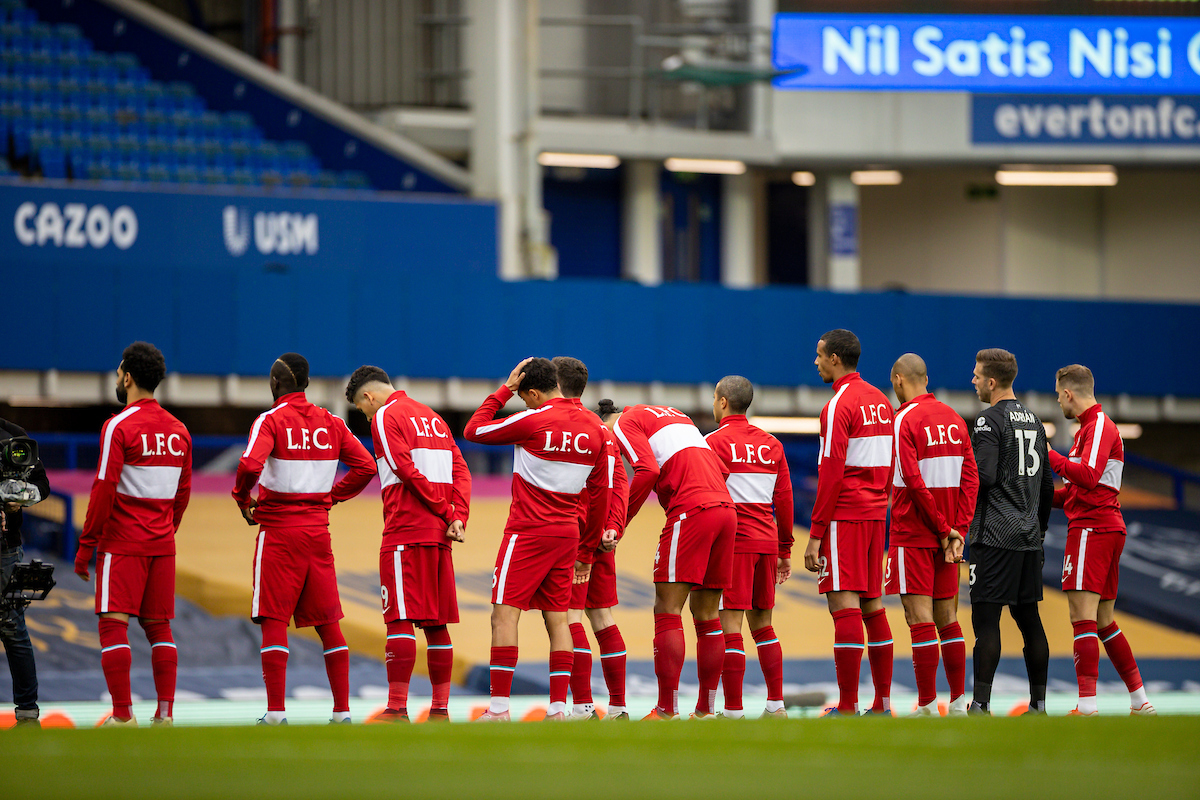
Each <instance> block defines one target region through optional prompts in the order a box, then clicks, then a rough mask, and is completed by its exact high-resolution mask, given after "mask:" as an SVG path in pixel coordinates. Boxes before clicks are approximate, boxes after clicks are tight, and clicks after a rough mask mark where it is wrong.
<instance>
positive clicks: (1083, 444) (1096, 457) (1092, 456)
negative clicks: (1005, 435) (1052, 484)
mask: <svg viewBox="0 0 1200 800" xmlns="http://www.w3.org/2000/svg"><path fill="white" fill-rule="evenodd" d="M1099 423H1100V420H1099V419H1097V420H1096V421H1094V422H1093V423H1092V424H1091V425H1089V426H1088V427H1087V429H1086V430H1081V431H1080V432H1079V434H1080V435H1079V444H1078V446H1077V447H1076V448H1075V452H1076V453H1079V456H1080V458H1079V463H1078V464H1076V463H1074V462H1072V461H1071V460H1070V459H1069V458H1067V457H1065V456H1062V455H1059V453H1058V452H1057V451H1055V450H1048V451H1047V455H1048V457H1049V459H1050V466H1051V467H1053V468H1054V471H1055V472H1057V473H1058V474H1059V475H1061V476H1063V477H1064V478H1066V479H1067V480H1069V481H1070V482H1071V483H1073V484H1075V485H1076V486H1079V487H1082V488H1084V489H1095V488H1096V486H1097V485H1099V483H1100V478H1101V477H1103V476H1104V468H1105V467H1107V466H1108V454H1109V453H1111V452H1112V446H1113V441H1114V440H1115V439H1116V438H1117V436H1118V434H1117V428H1116V426H1115V425H1113V426H1111V427H1110V426H1108V425H1104V426H1101V425H1100V424H1099ZM1097 428H1099V430H1097ZM1097 436H1099V437H1100V442H1099V446H1098V447H1097V446H1095V444H1096V442H1095V437H1097Z"/></svg>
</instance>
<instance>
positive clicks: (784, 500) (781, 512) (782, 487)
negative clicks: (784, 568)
mask: <svg viewBox="0 0 1200 800" xmlns="http://www.w3.org/2000/svg"><path fill="white" fill-rule="evenodd" d="M722 463H724V462H723V461H722ZM771 502H772V504H774V506H775V528H776V529H777V530H778V531H779V557H780V558H791V557H792V544H793V543H794V542H795V540H796V537H795V534H793V533H792V525H793V522H794V517H795V514H796V506H795V500H794V498H793V497H792V473H791V470H790V469H788V463H787V457H786V456H785V455H784V453H783V445H779V472H778V473H777V474H776V475H775V493H774V494H773V495H772V496H771Z"/></svg>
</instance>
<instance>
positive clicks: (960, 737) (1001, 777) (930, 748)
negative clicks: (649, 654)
mask: <svg viewBox="0 0 1200 800" xmlns="http://www.w3.org/2000/svg"><path fill="white" fill-rule="evenodd" d="M1197 742H1200V717H1158V718H1128V717H1123V718H1121V717H1111V718H1100V719H1087V720H1085V719H1064V718H1061V717H1060V718H1047V717H1040V718H994V719H991V720H987V719H976V718H968V719H895V720H889V719H840V720H822V719H809V720H788V721H783V720H763V721H758V720H755V721H741V722H735V721H723V720H717V721H711V722H708V721H705V722H647V723H639V722H630V723H603V722H602V723H569V724H556V723H525V724H509V725H504V724H491V725H484V724H473V725H472V724H453V725H429V724H425V725H411V726H404V727H400V726H378V725H376V726H363V725H354V726H293V727H290V728H263V727H257V728H255V727H238V728H176V729H173V730H171V729H139V730H121V729H101V730H50V729H47V730H42V731H36V730H12V731H8V732H0V746H3V748H4V751H5V752H6V755H7V758H6V759H5V774H4V776H3V780H2V781H0V783H2V784H3V790H2V791H0V796H3V797H4V798H14V799H15V798H39V799H40V800H45V799H46V798H68V799H72V800H73V799H74V798H87V797H121V798H130V797H169V798H199V797H214V798H223V799H224V800H233V798H242V797H246V798H289V799H290V798H302V797H321V798H350V799H351V800H358V798H370V797H406V798H407V797H412V798H422V799H424V798H496V797H520V798H571V799H572V800H574V798H589V797H600V798H605V799H606V800H612V798H624V797H646V798H664V797H687V798H689V799H690V800H694V799H695V798H743V797H744V798H753V799H754V800H758V798H766V797H788V798H818V799H819V800H846V799H847V798H858V797H862V798H878V800H901V799H903V798H913V800H931V798H937V797H948V798H950V797H952V798H962V800H978V799H979V798H1005V800H1018V799H1020V800H1024V798H1031V797H1053V798H1058V799H1061V798H1067V799H1068V800H1069V799H1070V798H1079V799H1080V800H1095V799H1096V798H1108V797H1114V798H1117V797H1119V798H1137V797H1148V798H1151V799H1152V800H1166V798H1176V797H1180V798H1197V797H1200V753H1198V751H1197Z"/></svg>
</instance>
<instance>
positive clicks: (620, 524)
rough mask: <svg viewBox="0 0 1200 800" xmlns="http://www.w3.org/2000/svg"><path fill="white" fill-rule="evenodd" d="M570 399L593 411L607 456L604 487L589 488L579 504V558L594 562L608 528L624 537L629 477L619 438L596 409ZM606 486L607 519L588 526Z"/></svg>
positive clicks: (582, 407)
mask: <svg viewBox="0 0 1200 800" xmlns="http://www.w3.org/2000/svg"><path fill="white" fill-rule="evenodd" d="M571 402H572V403H573V404H575V405H576V406H577V407H578V408H580V409H583V410H584V411H585V412H586V413H588V414H591V415H592V418H594V419H595V420H596V425H597V427H598V428H599V430H600V435H601V436H602V437H604V457H605V458H606V459H607V461H606V465H607V466H606V468H607V470H608V483H607V484H605V486H600V487H590V488H589V489H588V492H587V494H588V497H587V498H586V499H584V500H581V502H580V504H579V532H580V539H579V555H578V556H577V558H576V560H577V561H581V562H583V563H585V564H592V563H594V562H595V560H596V557H597V556H599V555H600V552H601V551H600V550H599V547H600V539H601V538H602V537H603V536H604V532H605V531H609V530H612V531H616V532H617V541H620V540H621V536H622V535H624V533H625V509H626V505H627V504H628V503H629V477H628V476H627V475H626V474H625V462H624V461H622V460H621V448H620V447H618V446H617V440H616V439H614V438H613V435H612V431H610V430H609V429H608V426H607V425H605V424H604V423H603V422H601V421H600V417H598V416H596V414H595V412H593V411H589V410H588V409H586V408H584V405H583V401H581V400H580V399H579V398H578V397H573V398H571ZM605 488H607V489H608V490H609V491H610V492H611V494H610V495H609V501H608V519H607V520H606V521H605V523H604V525H603V526H600V527H597V526H595V525H592V526H589V525H588V519H589V509H590V508H591V506H592V505H593V504H594V503H595V502H596V498H595V495H596V493H598V492H601V491H604V489H605Z"/></svg>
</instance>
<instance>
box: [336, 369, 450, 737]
mask: <svg viewBox="0 0 1200 800" xmlns="http://www.w3.org/2000/svg"><path fill="white" fill-rule="evenodd" d="M346 399H347V400H349V401H350V403H351V404H353V405H354V407H355V408H357V409H358V410H359V411H361V412H362V413H363V414H364V415H365V416H366V418H367V419H368V420H369V421H370V422H371V438H372V440H373V441H374V446H375V453H376V458H375V463H376V465H377V466H378V469H379V483H380V485H381V486H382V490H383V491H382V495H383V541H382V543H381V544H380V548H379V585H380V593H381V594H382V597H383V620H384V622H385V623H386V624H387V640H386V641H387V644H386V645H385V648H384V655H385V659H384V663H385V664H386V665H387V673H388V703H387V708H385V709H384V710H383V712H382V713H381V714H379V715H378V716H377V717H375V719H376V720H378V721H380V722H408V721H409V720H408V684H409V681H410V680H411V679H412V672H413V666H414V665H415V663H416V660H417V639H416V632H415V631H414V629H413V626H414V625H416V626H417V627H419V628H421V630H423V631H424V633H425V643H426V647H425V656H426V659H427V662H428V670H429V672H428V674H429V682H430V683H431V684H432V685H433V698H432V700H433V702H432V707H431V708H430V710H429V720H430V721H431V722H432V721H445V720H448V719H449V713H448V711H447V702H448V700H449V697H450V677H451V673H452V671H453V667H454V644H453V643H452V642H451V640H450V632H449V631H448V630H447V628H446V626H447V625H448V624H450V623H453V622H458V595H457V593H456V591H455V587H454V561H453V558H452V557H451V552H450V543H451V542H461V541H463V539H464V537H465V534H466V524H467V517H468V515H469V513H470V508H469V506H470V502H471V473H470V471H469V470H468V469H467V462H466V461H464V460H463V457H462V453H460V452H459V449H458V445H457V444H455V442H454V437H453V436H452V435H451V434H450V429H449V427H448V426H447V425H446V421H445V420H443V419H442V418H441V417H440V416H439V415H438V414H437V413H436V412H435V411H433V409H431V408H429V406H427V405H425V404H424V403H419V402H417V401H416V400H414V399H412V398H411V397H409V396H408V394H406V393H405V392H403V391H400V390H398V389H396V388H395V387H394V386H392V379H391V378H390V377H388V374H387V373H386V372H384V371H383V370H382V369H380V368H379V367H373V366H369V365H363V366H361V367H359V368H358V369H356V370H355V371H354V374H353V375H351V376H350V381H349V382H348V383H347V384H346Z"/></svg>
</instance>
